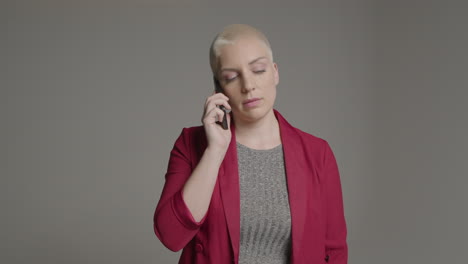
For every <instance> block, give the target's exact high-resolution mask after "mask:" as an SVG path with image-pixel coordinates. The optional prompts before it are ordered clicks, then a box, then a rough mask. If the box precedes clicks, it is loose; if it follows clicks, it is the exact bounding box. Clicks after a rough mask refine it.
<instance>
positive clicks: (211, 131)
mask: <svg viewBox="0 0 468 264" xmlns="http://www.w3.org/2000/svg"><path fill="white" fill-rule="evenodd" d="M228 100H229V98H228V97H227V96H226V95H224V94H223V93H214V94H213V95H211V96H210V97H208V98H207V99H206V101H205V108H204V111H203V117H202V123H203V126H204V128H205V133H206V138H207V141H208V148H210V149H211V150H213V151H219V152H220V153H222V154H223V155H224V154H225V153H226V151H227V149H228V147H229V144H230V142H231V129H230V128H231V115H230V113H226V114H227V117H226V119H227V122H228V129H227V130H225V129H223V128H222V127H221V126H220V125H219V124H217V123H216V121H222V120H223V117H224V112H223V111H222V110H221V109H219V107H217V106H220V105H224V107H225V108H226V109H229V110H231V106H230V105H229V104H228Z"/></svg>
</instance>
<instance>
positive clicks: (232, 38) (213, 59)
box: [210, 24, 273, 76]
mask: <svg viewBox="0 0 468 264" xmlns="http://www.w3.org/2000/svg"><path fill="white" fill-rule="evenodd" d="M246 37H247V38H248V37H254V38H256V39H258V40H260V41H261V42H262V43H264V44H265V48H266V49H267V50H268V55H269V59H270V60H271V61H272V62H273V52H272V50H271V46H270V42H269V41H268V39H267V38H266V36H265V35H264V34H263V33H262V32H261V31H260V30H258V29H256V28H254V27H252V26H250V25H246V24H231V25H228V26H226V27H225V28H224V29H223V30H222V31H221V32H220V33H218V34H217V35H216V37H215V38H214V40H213V42H212V43H211V46H210V66H211V71H212V73H213V76H217V75H218V73H219V56H220V50H221V49H220V48H221V47H222V46H224V45H232V44H235V43H236V40H238V39H240V38H246Z"/></svg>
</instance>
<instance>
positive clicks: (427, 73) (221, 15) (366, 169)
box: [0, 0, 468, 264]
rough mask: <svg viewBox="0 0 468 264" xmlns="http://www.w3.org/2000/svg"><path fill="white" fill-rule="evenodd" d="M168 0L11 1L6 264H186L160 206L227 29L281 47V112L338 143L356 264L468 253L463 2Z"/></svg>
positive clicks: (5, 27) (4, 83)
mask: <svg viewBox="0 0 468 264" xmlns="http://www.w3.org/2000/svg"><path fill="white" fill-rule="evenodd" d="M164 2H165V3H164ZM164 2H158V3H155V2H153V1H149V0H148V1H143V0H137V1H128V2H126V1H120V2H118V1H114V2H109V1H74V2H71V1H10V2H2V8H0V10H1V21H2V22H1V25H2V27H1V30H2V41H1V44H0V45H1V52H2V53H1V65H2V78H1V102H0V103H1V104H0V105H1V108H0V113H1V115H0V116H1V118H2V119H1V130H0V131H1V132H0V133H1V135H0V136H1V139H2V141H1V145H0V146H1V148H2V152H1V153H2V158H1V162H2V164H1V166H0V167H1V197H0V198H1V199H0V201H1V208H2V212H1V218H0V219H1V220H0V221H1V247H0V248H1V249H0V250H1V252H0V262H1V263H116V264H117V263H176V262H177V259H178V256H179V253H174V252H171V251H169V250H168V249H166V248H164V247H163V246H162V244H161V243H160V242H159V240H158V239H157V238H156V236H155V235H154V233H153V227H152V217H153V212H154V208H155V206H156V203H157V201H158V199H159V195H160V193H161V190H162V187H163V183H164V173H165V171H166V168H167V161H168V158H169V152H170V150H171V148H172V145H173V143H174V141H175V139H176V137H177V136H178V135H179V133H180V132H181V130H182V128H183V127H189V126H195V125H200V124H201V123H200V118H201V114H202V111H203V102H204V100H205V98H206V97H207V96H209V95H210V94H211V92H212V90H213V85H212V82H211V81H212V80H211V73H210V70H209V63H208V48H209V45H210V43H211V40H212V39H213V37H214V35H215V34H216V33H217V32H218V31H219V30H221V29H222V27H224V26H225V25H227V24H230V23H247V24H251V25H253V26H256V27H258V28H259V29H261V30H262V31H263V32H264V33H265V34H266V35H267V36H268V37H269V39H270V41H271V44H272V47H273V52H274V56H275V61H276V62H277V63H278V66H279V73H280V83H279V85H278V97H277V102H276V109H278V110H279V111H280V112H281V113H282V114H283V115H284V116H285V117H286V118H287V119H288V120H289V121H290V122H291V123H292V124H293V125H295V126H297V127H299V128H301V129H302V130H305V131H307V132H309V133H312V134H314V135H317V136H319V137H322V138H324V139H326V140H328V141H329V142H330V144H331V146H332V148H333V150H334V152H335V155H336V157H337V160H338V163H339V167H340V171H341V177H342V185H343V193H344V202H345V210H346V218H347V224H348V230H349V235H348V242H349V249H350V251H349V260H350V261H349V262H350V263H369V264H370V263H381V264H385V263H463V262H465V261H466V259H468V242H467V239H468V231H467V227H466V224H467V223H468V217H467V215H468V214H467V213H468V212H467V211H468V210H467V208H468V206H467V204H466V202H467V200H468V194H467V192H466V191H464V189H465V188H466V187H467V185H468V179H467V176H468V169H467V166H466V164H467V161H466V158H467V156H468V155H467V154H468V153H467V152H468V140H467V139H466V135H468V122H467V121H468V118H467V114H466V113H467V110H468V109H467V101H468V100H467V99H468V91H467V89H468V77H467V75H468V74H467V69H468V56H467V52H468V51H467V50H466V48H467V47H468V37H467V24H468V19H467V16H466V14H467V11H468V9H467V5H466V4H463V1H458V2H457V1H394V0H393V1H390V0H389V1H370V0H369V1H364V0H362V1H358V0H353V1H308V4H300V3H297V4H294V3H290V4H288V5H284V4H283V5H281V4H279V1H277V2H278V3H277V2H275V1H269V2H267V3H258V4H252V3H250V4H248V3H244V2H242V1H235V2H234V3H232V4H229V5H228V4H220V3H217V2H215V1H213V3H212V4H209V3H208V2H209V1H205V2H197V3H193V2H194V1H177V3H175V2H174V1H164ZM169 2H172V4H169Z"/></svg>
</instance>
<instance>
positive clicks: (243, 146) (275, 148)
mask: <svg viewBox="0 0 468 264" xmlns="http://www.w3.org/2000/svg"><path fill="white" fill-rule="evenodd" d="M236 143H237V146H238V147H241V148H245V149H248V150H250V151H254V152H270V151H274V150H277V149H278V148H280V147H281V146H282V145H283V144H282V143H280V144H279V145H277V146H275V147H273V148H269V149H254V148H250V147H247V146H246V145H243V144H241V143H239V142H237V141H236Z"/></svg>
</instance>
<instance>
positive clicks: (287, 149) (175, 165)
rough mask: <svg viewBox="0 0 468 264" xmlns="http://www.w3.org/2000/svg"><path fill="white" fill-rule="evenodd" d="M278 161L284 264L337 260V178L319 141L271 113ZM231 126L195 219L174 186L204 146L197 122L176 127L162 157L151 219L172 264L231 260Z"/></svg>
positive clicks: (236, 200)
mask: <svg viewBox="0 0 468 264" xmlns="http://www.w3.org/2000/svg"><path fill="white" fill-rule="evenodd" d="M274 113H275V116H276V118H277V120H278V122H279V127H280V134H281V141H282V144H283V152H284V159H285V168H286V177H287V186H288V193H289V205H290V210H291V225H292V227H291V228H292V231H291V232H292V234H291V239H292V254H291V259H290V260H291V263H292V264H299V263H301V264H302V263H303V264H311V263H326V262H328V263H334V264H345V263H347V258H348V246H347V242H346V236H347V230H346V222H345V216H344V210H343V200H342V191H341V183H340V175H339V172H338V167H337V164H336V160H335V157H334V155H333V152H332V150H331V148H330V146H329V145H328V143H327V141H325V140H323V139H321V138H318V137H315V136H313V135H310V134H308V133H306V132H303V131H301V130H299V129H297V128H295V127H293V126H291V125H290V124H289V123H288V122H287V121H286V120H285V119H284V117H283V116H282V115H281V114H280V113H279V112H278V111H277V110H274ZM234 127H235V124H234V122H232V123H231V128H230V129H231V132H232V139H231V143H230V145H229V148H228V150H227V152H226V156H225V157H224V161H223V162H222V164H221V167H220V169H219V174H218V178H217V181H216V185H215V187H214V190H213V195H212V197H211V203H210V206H209V209H208V211H207V213H206V215H205V216H204V217H203V219H202V220H201V221H200V222H196V221H195V220H194V218H193V217H192V215H191V213H190V211H189V209H188V208H187V206H186V204H185V202H184V200H183V199H182V193H181V190H182V187H183V185H184V183H185V181H186V180H187V179H188V177H189V176H190V175H191V172H192V171H193V169H194V168H195V167H196V166H197V164H198V162H199V161H200V159H201V157H202V155H203V152H204V150H205V148H206V146H207V141H206V136H205V131H204V128H203V126H198V127H190V128H184V129H183V130H182V133H181V135H180V136H179V137H178V138H177V140H176V142H175V144H174V148H173V149H172V151H171V155H170V158H169V164H168V169H167V173H166V182H165V184H164V188H163V191H162V194H161V198H160V200H159V202H158V205H157V207H156V210H155V213H154V218H153V223H154V231H155V233H156V236H157V237H158V238H159V239H160V240H161V242H162V243H163V244H164V245H165V246H166V247H167V248H169V249H170V250H172V251H179V250H180V249H183V251H182V254H181V256H180V260H179V264H186V263H190V264H192V263H196V264H200V263H214V264H225V263H238V256H239V236H240V191H239V175H238V167H237V166H238V164H237V149H236V137H235V129H234Z"/></svg>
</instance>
